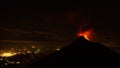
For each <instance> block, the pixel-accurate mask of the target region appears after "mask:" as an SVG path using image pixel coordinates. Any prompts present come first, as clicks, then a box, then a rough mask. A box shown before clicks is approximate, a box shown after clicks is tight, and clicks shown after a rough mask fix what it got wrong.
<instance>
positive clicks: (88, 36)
mask: <svg viewBox="0 0 120 68" xmlns="http://www.w3.org/2000/svg"><path fill="white" fill-rule="evenodd" d="M92 33H93V30H92V29H88V30H85V31H81V32H79V33H78V37H80V36H84V38H85V39H87V40H89V41H90V40H92Z"/></svg>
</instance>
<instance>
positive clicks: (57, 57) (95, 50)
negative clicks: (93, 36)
mask: <svg viewBox="0 0 120 68" xmlns="http://www.w3.org/2000/svg"><path fill="white" fill-rule="evenodd" d="M95 64H97V65H111V64H120V55H119V54H118V53H116V52H114V51H112V50H111V49H110V48H108V47H106V46H105V45H102V44H100V43H97V42H91V41H88V40H86V39H85V38H84V37H79V38H78V39H76V40H75V41H74V42H73V43H71V44H70V45H68V46H66V47H64V48H62V49H61V50H60V51H58V52H56V53H53V54H51V55H50V56H48V57H46V58H44V59H43V60H40V61H37V62H35V63H33V64H31V65H30V66H29V67H36V66H37V67H44V68H45V67H46V68H48V67H64V66H67V67H71V66H74V67H81V66H83V65H84V66H87V65H95Z"/></svg>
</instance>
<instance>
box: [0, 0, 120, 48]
mask: <svg viewBox="0 0 120 68" xmlns="http://www.w3.org/2000/svg"><path fill="white" fill-rule="evenodd" d="M119 17H120V5H119V3H118V2H116V3H115V2H112V1H109V2H95V3H94V2H91V1H89V2H88V1H87V2H86V1H84V2H82V1H81V2H80V1H76V2H75V1H66V2H65V1H64V2H63V1H56V2H55V1H34V2H33V1H25V2H12V1H9V2H1V5H0V40H1V42H3V41H4V42H5V41H7V42H8V41H10V42H16V41H21V42H25V41H26V42H27V41H39V42H41V43H42V42H45V43H46V45H47V46H52V45H56V46H64V45H66V44H69V43H70V42H71V41H72V40H74V39H75V35H76V33H77V32H78V31H79V28H80V26H81V24H83V23H86V24H87V25H89V26H88V27H90V28H93V29H94V31H95V34H96V40H97V41H99V42H102V43H106V44H107V45H108V46H110V47H116V48H118V49H119V47H120V43H119V42H120V41H119V40H120V39H119V38H120V37H119V34H120V31H119V29H120V25H119V22H120V20H119ZM2 44H3V43H2Z"/></svg>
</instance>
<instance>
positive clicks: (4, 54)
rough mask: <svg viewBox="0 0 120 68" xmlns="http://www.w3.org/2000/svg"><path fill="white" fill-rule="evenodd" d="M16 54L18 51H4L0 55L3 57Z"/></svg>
mask: <svg viewBox="0 0 120 68" xmlns="http://www.w3.org/2000/svg"><path fill="white" fill-rule="evenodd" d="M14 55H16V53H11V52H4V53H2V54H0V56H2V57H11V56H14Z"/></svg>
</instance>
